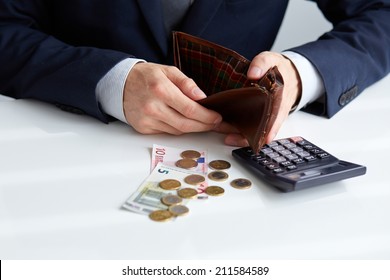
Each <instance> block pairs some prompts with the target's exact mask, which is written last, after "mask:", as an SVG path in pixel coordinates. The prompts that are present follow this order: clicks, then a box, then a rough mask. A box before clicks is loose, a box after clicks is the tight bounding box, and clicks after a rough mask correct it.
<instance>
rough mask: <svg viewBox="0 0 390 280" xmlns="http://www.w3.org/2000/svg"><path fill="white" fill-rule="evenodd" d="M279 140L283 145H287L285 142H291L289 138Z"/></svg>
mask: <svg viewBox="0 0 390 280" xmlns="http://www.w3.org/2000/svg"><path fill="white" fill-rule="evenodd" d="M278 142H279V144H281V145H285V144H288V143H291V142H290V140H288V139H280V140H278Z"/></svg>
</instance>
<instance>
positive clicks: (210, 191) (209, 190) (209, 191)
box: [205, 186, 225, 196]
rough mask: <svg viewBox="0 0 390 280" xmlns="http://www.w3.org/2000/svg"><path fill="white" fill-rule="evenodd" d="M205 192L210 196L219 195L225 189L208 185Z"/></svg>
mask: <svg viewBox="0 0 390 280" xmlns="http://www.w3.org/2000/svg"><path fill="white" fill-rule="evenodd" d="M205 192H206V193H207V194H208V195H211V196H220V195H223V194H224V193H225V190H224V189H223V188H221V187H218V186H210V187H207V188H206V190H205Z"/></svg>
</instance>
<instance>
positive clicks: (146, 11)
mask: <svg viewBox="0 0 390 280" xmlns="http://www.w3.org/2000/svg"><path fill="white" fill-rule="evenodd" d="M174 1H175V0H174ZM223 1H224V0H195V1H194V4H193V5H192V7H191V8H190V10H189V12H188V14H187V15H186V17H185V19H184V22H183V24H182V28H181V30H182V31H184V32H186V33H190V34H193V35H195V36H200V35H201V34H202V32H203V31H204V30H205V28H206V27H207V25H208V24H209V23H210V21H211V20H212V18H213V16H214V15H215V13H216V12H217V11H218V9H219V7H220V5H221V4H222V3H223ZM138 5H139V7H140V9H141V11H142V13H143V15H144V17H145V20H146V21H147V22H148V24H149V27H150V30H151V32H152V33H153V35H154V37H155V38H156V42H157V44H158V45H159V46H160V48H161V50H162V52H163V53H164V55H167V53H168V34H166V31H165V29H164V19H163V11H162V7H161V1H157V0H138Z"/></svg>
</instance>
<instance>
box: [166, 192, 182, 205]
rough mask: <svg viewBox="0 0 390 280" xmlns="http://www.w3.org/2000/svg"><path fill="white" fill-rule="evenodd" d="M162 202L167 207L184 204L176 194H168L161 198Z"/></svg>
mask: <svg viewBox="0 0 390 280" xmlns="http://www.w3.org/2000/svg"><path fill="white" fill-rule="evenodd" d="M161 202H162V203H164V204H165V205H167V206H171V205H176V204H180V203H182V202H183V199H182V198H181V197H179V196H177V195H174V194H168V195H166V196H164V197H162V198H161Z"/></svg>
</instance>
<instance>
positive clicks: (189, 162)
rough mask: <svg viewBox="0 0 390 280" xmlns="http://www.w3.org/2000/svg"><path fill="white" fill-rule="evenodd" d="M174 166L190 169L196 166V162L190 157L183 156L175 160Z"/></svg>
mask: <svg viewBox="0 0 390 280" xmlns="http://www.w3.org/2000/svg"><path fill="white" fill-rule="evenodd" d="M176 166H177V167H180V168H184V169H192V168H195V167H197V166H198V163H197V162H196V161H195V160H193V159H190V158H183V159H179V160H178V161H176Z"/></svg>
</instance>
